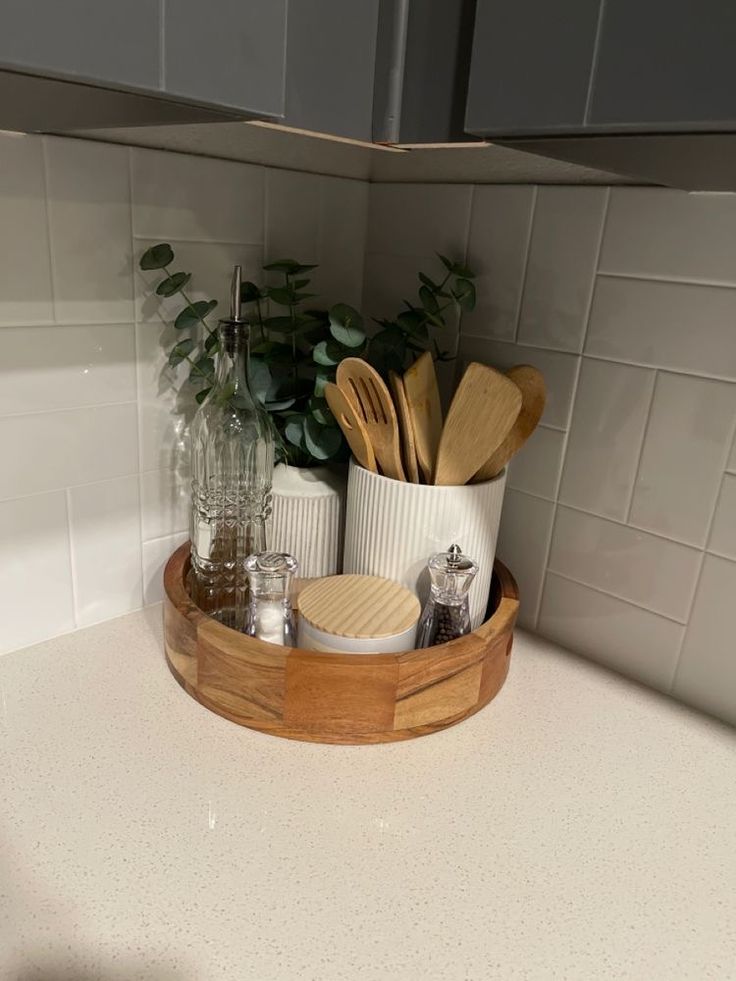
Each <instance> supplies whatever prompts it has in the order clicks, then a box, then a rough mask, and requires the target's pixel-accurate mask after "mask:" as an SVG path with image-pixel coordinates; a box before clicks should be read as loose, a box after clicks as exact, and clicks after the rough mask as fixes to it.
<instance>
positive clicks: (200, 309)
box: [174, 300, 217, 330]
mask: <svg viewBox="0 0 736 981" xmlns="http://www.w3.org/2000/svg"><path fill="white" fill-rule="evenodd" d="M216 306H217V300H196V301H195V302H194V303H189V304H187V306H185V307H184V309H183V310H182V311H181V313H180V314H179V316H178V317H177V318H176V320H175V321H174V327H176V329H177V330H186V329H187V328H188V327H196V326H197V325H198V324H200V323H201V322H202V321H203V320H204V318H205V317H206V316H207V314H208V313H211V312H212V311H213V310H214V309H215V307H216Z"/></svg>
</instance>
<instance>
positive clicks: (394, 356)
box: [368, 327, 406, 374]
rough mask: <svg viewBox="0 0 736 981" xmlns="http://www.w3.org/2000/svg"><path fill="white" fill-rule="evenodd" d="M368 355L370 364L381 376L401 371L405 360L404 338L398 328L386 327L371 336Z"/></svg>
mask: <svg viewBox="0 0 736 981" xmlns="http://www.w3.org/2000/svg"><path fill="white" fill-rule="evenodd" d="M368 353H369V358H370V361H371V363H372V364H373V365H374V366H375V367H376V368H377V369H378V371H380V372H382V373H383V374H386V373H387V372H389V371H402V370H403V368H404V360H405V358H406V336H405V335H404V333H403V332H402V331H401V330H399V328H398V327H387V328H386V329H385V330H382V331H379V333H377V334H374V335H373V337H372V338H371V340H370V345H369V347H368Z"/></svg>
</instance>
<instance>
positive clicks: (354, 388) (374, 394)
mask: <svg viewBox="0 0 736 981" xmlns="http://www.w3.org/2000/svg"><path fill="white" fill-rule="evenodd" d="M337 385H338V388H340V389H341V390H342V392H343V394H344V395H345V397H346V398H347V400H348V402H350V404H351V405H352V407H353V409H354V410H355V413H356V414H357V416H358V417H359V419H360V421H361V422H362V423H363V427H364V428H365V431H366V433H367V435H368V440H369V442H370V443H371V445H372V446H373V452H374V453H375V454H376V460H377V461H378V465H379V467H380V468H381V470H382V471H383V473H384V474H385V476H386V477H392V478H393V479H394V480H406V477H405V476H404V468H403V467H402V465H401V440H400V439H399V424H398V421H397V419H396V409H395V408H394V403H393V401H392V399H391V395H390V393H389V390H388V389H387V388H386V384H385V382H384V380H383V378H381V376H380V375H379V374H378V372H377V371H376V370H375V368H372V367H371V365H369V364H368V362H367V361H363V359H362V358H345V360H344V361H341V362H340V364H339V365H338V366H337Z"/></svg>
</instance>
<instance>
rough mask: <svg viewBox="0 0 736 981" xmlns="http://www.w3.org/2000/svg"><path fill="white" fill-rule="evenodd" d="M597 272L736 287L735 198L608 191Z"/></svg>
mask: <svg viewBox="0 0 736 981" xmlns="http://www.w3.org/2000/svg"><path fill="white" fill-rule="evenodd" d="M598 268H599V271H600V272H604V273H622V274H624V275H632V276H640V277H642V278H645V279H646V278H650V279H684V280H692V281H693V282H703V283H728V284H732V285H734V284H736V195H734V194H686V193H684V192H682V191H670V190H664V189H652V188H643V187H642V188H640V187H614V188H612V189H611V200H610V205H609V209H608V220H607V221H606V231H605V235H604V236H603V247H602V250H601V258H600V264H599V267H598Z"/></svg>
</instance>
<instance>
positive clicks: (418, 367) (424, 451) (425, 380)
mask: <svg viewBox="0 0 736 981" xmlns="http://www.w3.org/2000/svg"><path fill="white" fill-rule="evenodd" d="M404 391H405V392H406V404H407V406H408V408H409V418H410V419H411V424H412V429H413V432H414V446H415V451H416V455H417V461H418V463H419V467H420V469H421V471H422V474H423V475H424V479H425V480H426V482H427V483H428V484H431V483H432V475H433V473H434V465H435V463H436V461H437V448H438V447H439V445H440V436H441V435H442V404H441V403H440V392H439V388H438V387H437V373H436V372H435V370H434V361H433V360H432V355H431V354H430V353H429V351H425V352H424V354H421V355H420V356H419V357H418V358H417V360H416V361H415V362H414V364H413V365H412V366H411V368H409V369H408V371H406V372H405V373H404Z"/></svg>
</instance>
